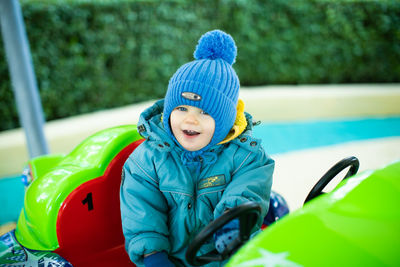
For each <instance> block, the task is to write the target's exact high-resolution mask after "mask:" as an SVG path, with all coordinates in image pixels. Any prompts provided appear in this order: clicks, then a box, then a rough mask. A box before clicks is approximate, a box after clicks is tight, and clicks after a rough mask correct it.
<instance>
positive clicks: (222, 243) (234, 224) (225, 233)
mask: <svg viewBox="0 0 400 267" xmlns="http://www.w3.org/2000/svg"><path fill="white" fill-rule="evenodd" d="M238 236H239V219H234V220H232V221H230V222H229V223H227V224H226V225H225V226H224V227H222V228H221V229H220V230H218V231H217V232H216V233H215V234H214V240H215V248H216V249H217V251H218V252H219V253H222V252H223V251H224V250H225V249H226V247H227V246H228V244H229V243H231V242H232V241H233V240H234V239H236V238H237V237H238Z"/></svg>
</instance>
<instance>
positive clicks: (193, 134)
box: [183, 130, 200, 136]
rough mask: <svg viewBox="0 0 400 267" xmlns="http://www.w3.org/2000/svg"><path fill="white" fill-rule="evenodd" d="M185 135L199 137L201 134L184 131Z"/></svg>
mask: <svg viewBox="0 0 400 267" xmlns="http://www.w3.org/2000/svg"><path fill="white" fill-rule="evenodd" d="M183 133H184V134H185V135H188V136H195V135H199V134H200V133H199V132H196V131H192V130H183Z"/></svg>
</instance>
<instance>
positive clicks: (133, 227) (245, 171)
mask: <svg viewBox="0 0 400 267" xmlns="http://www.w3.org/2000/svg"><path fill="white" fill-rule="evenodd" d="M162 111H163V100H160V101H158V102H156V103H155V104H154V105H153V106H152V107H150V108H148V109H147V110H145V111H144V112H143V113H142V114H141V117H140V120H139V124H138V125H139V126H138V129H139V132H140V133H141V135H142V136H143V137H144V138H146V140H145V141H144V142H143V143H142V144H141V145H140V146H139V147H137V148H136V149H135V150H134V151H133V153H132V154H131V155H130V156H129V158H128V160H127V161H126V163H125V165H124V169H123V176H124V180H123V182H122V186H121V193H120V198H121V217H122V227H123V233H124V236H125V244H126V250H127V252H128V254H129V257H130V258H131V260H132V261H133V262H134V263H135V264H137V265H139V266H140V265H142V264H143V255H145V254H149V253H151V252H154V251H166V252H167V253H168V254H169V256H170V258H171V260H173V261H174V263H175V264H176V265H177V266H188V265H189V264H188V263H187V262H186V259H185V253H186V248H187V246H188V244H189V243H190V241H191V240H192V239H193V238H194V237H195V236H196V234H198V233H199V232H200V230H201V229H202V228H204V227H205V226H206V225H207V224H209V223H210V222H211V221H212V220H214V219H216V218H217V217H218V216H220V215H221V214H222V213H223V212H224V211H225V210H226V209H228V208H232V207H235V206H237V205H240V204H242V203H244V202H248V201H255V202H258V203H260V204H261V206H262V218H263V217H264V216H265V215H266V213H267V209H268V203H269V195H270V190H271V185H272V173H273V169H274V161H273V160H272V159H271V158H269V157H268V156H267V155H266V154H265V152H264V149H263V148H262V146H261V144H260V140H259V139H255V138H253V137H252V136H251V128H252V121H251V116H250V115H248V114H246V118H247V121H248V126H247V129H246V130H245V131H244V132H243V133H242V134H241V135H240V136H239V137H238V138H235V139H234V140H232V141H230V142H229V143H227V144H223V145H215V146H214V147H211V148H210V149H209V150H208V151H206V152H205V153H204V154H203V156H202V157H201V158H197V159H195V160H193V159H192V161H190V160H188V159H187V158H185V155H186V154H185V153H184V150H183V149H182V148H181V147H180V146H178V145H177V144H175V143H174V141H173V140H172V139H171V138H170V137H169V136H168V135H167V133H166V132H165V131H164V129H163V126H162V122H161V120H162V119H161V116H162ZM184 162H185V164H184ZM261 223H262V219H261V220H260V221H259V224H258V225H259V226H261ZM213 249H214V243H213V242H210V243H208V244H206V245H204V246H203V247H202V248H201V250H200V253H207V252H209V251H211V250H213ZM219 265H220V263H213V264H210V265H209V266H219ZM207 266H208V265H207Z"/></svg>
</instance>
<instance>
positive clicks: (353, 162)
mask: <svg viewBox="0 0 400 267" xmlns="http://www.w3.org/2000/svg"><path fill="white" fill-rule="evenodd" d="M349 166H350V169H349V171H348V172H347V174H346V175H345V176H344V178H343V179H342V181H343V180H344V179H346V178H348V177H350V176H353V175H354V174H356V173H357V171H358V168H359V167H360V162H359V161H358V159H357V158H356V157H354V156H351V157H348V158H344V159H342V160H341V161H339V162H338V163H336V164H335V165H334V166H333V167H332V168H330V169H329V170H328V171H327V172H326V173H325V174H324V175H323V176H322V177H321V179H319V181H318V182H317V183H316V184H315V185H314V187H313V188H312V189H311V191H310V193H309V194H308V196H307V198H306V200H305V201H304V204H306V203H307V202H308V201H310V200H311V199H313V198H315V197H317V196H319V195H321V194H323V192H322V189H324V188H325V186H326V185H327V184H329V182H330V181H332V179H333V178H335V177H336V175H338V174H339V173H340V172H341V171H342V170H344V169H345V168H347V167H349Z"/></svg>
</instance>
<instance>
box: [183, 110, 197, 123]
mask: <svg viewBox="0 0 400 267" xmlns="http://www.w3.org/2000/svg"><path fill="white" fill-rule="evenodd" d="M185 121H186V122H187V123H191V124H198V123H199V121H198V120H197V117H196V115H195V114H193V113H191V112H189V113H188V114H187V116H186V118H185Z"/></svg>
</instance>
